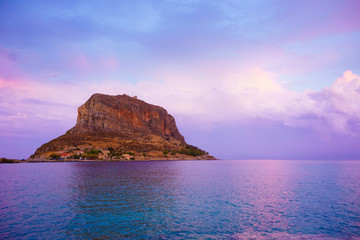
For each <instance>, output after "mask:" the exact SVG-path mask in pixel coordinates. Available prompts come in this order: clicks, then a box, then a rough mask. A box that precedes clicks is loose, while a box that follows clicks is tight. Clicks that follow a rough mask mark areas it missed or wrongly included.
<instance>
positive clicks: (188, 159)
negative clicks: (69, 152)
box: [0, 157, 220, 164]
mask: <svg viewBox="0 0 360 240" xmlns="http://www.w3.org/2000/svg"><path fill="white" fill-rule="evenodd" d="M213 160H220V159H217V158H201V157H198V158H148V159H145V158H144V159H135V160H127V159H103V160H101V159H94V160H91V159H84V160H80V159H62V160H50V159H26V160H19V159H2V161H0V164H2V163H45V162H48V163H57V162H151V161H213Z"/></svg>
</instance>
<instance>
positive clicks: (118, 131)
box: [30, 94, 213, 160]
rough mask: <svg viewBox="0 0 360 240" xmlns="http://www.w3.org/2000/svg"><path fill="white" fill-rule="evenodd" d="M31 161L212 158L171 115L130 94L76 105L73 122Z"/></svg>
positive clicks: (97, 97) (98, 97) (95, 97)
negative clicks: (187, 138) (186, 135)
mask: <svg viewBox="0 0 360 240" xmlns="http://www.w3.org/2000/svg"><path fill="white" fill-rule="evenodd" d="M30 158H32V159H84V160H85V159H104V160H105V159H106V160H114V159H118V160H144V159H160V158H162V159H163V158H167V159H187V158H206V159H212V158H213V157H212V156H210V155H208V154H207V153H206V152H205V151H203V150H201V149H198V148H197V147H194V146H191V145H188V144H187V143H186V142H185V139H184V137H183V136H182V135H181V134H180V132H179V130H178V128H177V126H176V123H175V119H174V117H172V116H171V115H170V114H168V113H167V111H166V110H165V109H164V108H162V107H159V106H155V105H151V104H148V103H146V102H144V101H142V100H139V99H137V98H136V97H130V96H128V95H125V94H124V95H117V96H110V95H104V94H94V95H92V96H91V97H90V99H89V100H87V101H86V102H85V103H84V104H83V105H81V106H80V107H79V108H78V117H77V121H76V125H75V126H74V127H73V128H72V129H70V130H68V131H67V132H66V134H64V135H62V136H60V137H58V138H56V139H54V140H52V141H50V142H48V143H46V144H44V145H42V146H41V147H40V148H38V149H37V150H36V152H35V153H34V154H33V155H32V156H31V157H30Z"/></svg>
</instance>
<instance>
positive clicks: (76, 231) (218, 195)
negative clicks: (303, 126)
mask: <svg viewBox="0 0 360 240" xmlns="http://www.w3.org/2000/svg"><path fill="white" fill-rule="evenodd" d="M0 239H360V161H310V160H304V161H298V160H296V161H295V160H213V161H189V160H187V161H148V162H146V161H144V162H57V163H18V164H1V165H0Z"/></svg>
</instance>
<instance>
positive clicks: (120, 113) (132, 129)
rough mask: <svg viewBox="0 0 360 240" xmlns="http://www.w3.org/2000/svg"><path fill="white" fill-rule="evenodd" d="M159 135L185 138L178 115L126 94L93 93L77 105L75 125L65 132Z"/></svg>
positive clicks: (183, 140)
mask: <svg viewBox="0 0 360 240" xmlns="http://www.w3.org/2000/svg"><path fill="white" fill-rule="evenodd" d="M87 133H91V134H92V133H110V134H123V135H124V134H125V135H134V136H147V135H157V136H160V137H162V138H164V139H170V138H173V139H177V140H179V141H181V142H185V139H184V137H183V136H182V135H181V134H180V132H179V130H178V129H177V127H176V123H175V119H174V118H173V116H171V115H170V114H168V113H167V111H166V110H165V109H164V108H162V107H159V106H155V105H151V104H148V103H146V102H144V101H141V100H138V99H136V98H133V97H129V96H127V95H118V96H109V95H104V94H94V95H93V96H91V98H90V99H89V100H88V101H86V102H85V103H84V104H83V105H82V106H80V107H79V109H78V117H77V122H76V125H75V127H73V128H72V129H70V130H69V131H68V132H67V133H66V134H87Z"/></svg>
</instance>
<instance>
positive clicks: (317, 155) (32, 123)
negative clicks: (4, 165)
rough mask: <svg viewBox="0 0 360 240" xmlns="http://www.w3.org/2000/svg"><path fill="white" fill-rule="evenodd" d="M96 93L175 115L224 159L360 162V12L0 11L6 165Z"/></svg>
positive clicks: (283, 2)
mask: <svg viewBox="0 0 360 240" xmlns="http://www.w3.org/2000/svg"><path fill="white" fill-rule="evenodd" d="M94 93H104V94H111V95H119V94H124V93H125V94H128V95H131V96H137V97H138V98H140V99H142V100H145V101H146V102H148V103H151V104H155V105H159V106H162V107H164V108H165V109H167V111H168V112H169V113H170V114H171V115H173V116H174V117H175V119H176V121H177V126H178V128H179V130H180V132H181V133H182V134H183V135H184V137H185V139H186V141H187V142H188V143H189V144H192V145H196V146H198V147H200V148H203V149H205V150H206V151H208V152H210V154H212V155H214V156H216V157H217V158H221V159H360V145H359V142H360V1H357V0H316V1H314V0H311V1H308V0H301V1H300V0H299V1H297V0H295V1H288V0H242V1H235V0H234V1H233V0H224V1H209V0H208V1H204V0H156V1H155V0H154V1H150V0H149V1H141V0H139V1H133V0H129V1H126V0H123V1H91V0H89V1H66V0H64V1H41V0H40V1H32V0H29V1H16V0H14V1H10V0H2V1H0V157H7V158H20V159H22V158H25V159H26V158H28V157H29V156H30V155H31V154H32V153H33V152H34V151H35V150H36V148H38V147H39V146H41V145H42V144H44V143H46V142H47V141H49V140H51V139H53V138H56V137H58V136H60V135H62V134H64V133H65V132H66V130H68V129H70V128H71V127H73V126H74V125H75V123H76V117H77V108H78V107H79V106H80V105H81V104H83V103H84V102H85V101H86V100H87V99H88V98H89V97H90V96H91V95H92V94H94Z"/></svg>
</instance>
